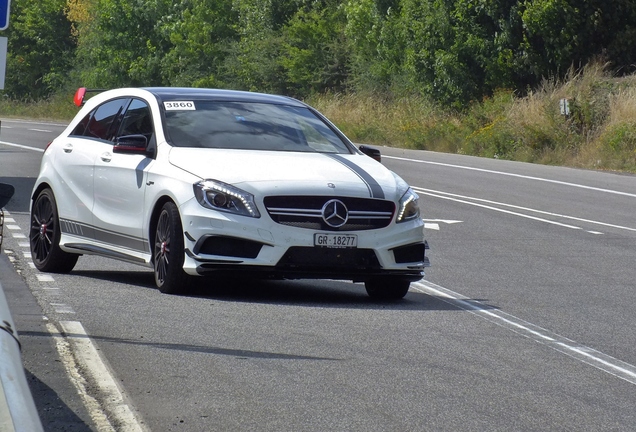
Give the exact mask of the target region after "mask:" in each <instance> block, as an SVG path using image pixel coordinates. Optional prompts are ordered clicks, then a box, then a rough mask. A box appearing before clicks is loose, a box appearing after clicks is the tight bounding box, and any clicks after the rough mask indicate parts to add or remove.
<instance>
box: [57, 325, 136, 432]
mask: <svg viewBox="0 0 636 432" xmlns="http://www.w3.org/2000/svg"><path fill="white" fill-rule="evenodd" d="M60 326H62V329H63V331H64V333H65V335H66V339H67V340H69V341H70V343H71V344H72V345H73V346H74V349H73V354H74V355H75V357H76V359H77V361H78V362H79V363H80V366H81V367H82V368H83V369H84V370H85V371H87V373H88V375H90V377H89V379H90V380H91V381H93V382H94V384H96V385H97V387H98V388H99V391H100V392H101V393H102V394H103V395H104V397H103V398H102V400H103V401H104V402H103V403H104V405H105V406H104V408H105V411H106V412H107V413H108V414H109V417H111V418H113V419H114V420H115V423H116V424H117V425H118V428H117V430H120V431H126V432H134V431H140V432H141V431H143V429H142V427H141V425H140V423H139V422H138V420H137V418H136V417H135V415H134V414H133V412H132V410H131V409H130V407H129V406H128V405H127V404H126V402H125V401H124V396H123V395H122V393H121V391H120V389H119V387H118V386H117V382H116V381H115V380H114V378H113V376H112V374H111V373H110V370H109V369H108V367H106V365H105V364H104V362H103V361H102V359H101V357H100V356H99V353H98V352H97V349H95V346H94V345H93V342H92V341H91V339H90V337H89V336H88V334H87V333H86V331H85V330H84V327H83V326H82V324H81V323H80V322H77V321H60Z"/></svg>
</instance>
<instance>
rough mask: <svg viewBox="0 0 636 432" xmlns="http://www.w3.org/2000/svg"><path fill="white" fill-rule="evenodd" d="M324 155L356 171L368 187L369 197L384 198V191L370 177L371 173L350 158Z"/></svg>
mask: <svg viewBox="0 0 636 432" xmlns="http://www.w3.org/2000/svg"><path fill="white" fill-rule="evenodd" d="M325 155H326V156H329V157H330V158H332V159H335V160H336V161H338V162H340V163H341V164H343V165H344V166H346V167H347V168H349V169H350V170H351V171H353V172H354V173H356V175H357V176H358V177H360V179H361V180H362V181H363V182H364V183H365V184H366V185H367V187H368V188H369V193H370V194H371V198H379V199H384V191H383V190H382V187H381V186H380V183H378V182H377V181H375V179H374V178H373V177H371V175H370V174H369V173H368V172H366V171H365V170H363V169H362V168H360V167H359V166H358V165H356V164H355V163H353V162H351V161H350V160H348V159H347V158H345V157H343V156H341V155H339V154H325Z"/></svg>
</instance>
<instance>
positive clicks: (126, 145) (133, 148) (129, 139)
mask: <svg viewBox="0 0 636 432" xmlns="http://www.w3.org/2000/svg"><path fill="white" fill-rule="evenodd" d="M147 147H148V138H146V137H145V136H144V135H124V136H120V137H118V138H116V139H115V146H114V147H113V153H124V154H126V153H130V154H143V155H145V154H147Z"/></svg>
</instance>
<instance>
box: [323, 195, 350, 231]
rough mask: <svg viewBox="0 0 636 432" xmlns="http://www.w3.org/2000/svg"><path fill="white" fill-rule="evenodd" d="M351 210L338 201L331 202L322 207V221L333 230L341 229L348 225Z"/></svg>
mask: <svg viewBox="0 0 636 432" xmlns="http://www.w3.org/2000/svg"><path fill="white" fill-rule="evenodd" d="M348 218H349V210H347V206H345V205H344V203H343V202H342V201H340V200H337V199H332V200H329V201H327V202H326V203H325V205H324V206H322V219H323V220H324V221H325V223H326V224H327V225H329V226H330V227H332V228H339V227H341V226H343V225H344V224H346V223H347V219H348Z"/></svg>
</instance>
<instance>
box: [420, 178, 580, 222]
mask: <svg viewBox="0 0 636 432" xmlns="http://www.w3.org/2000/svg"><path fill="white" fill-rule="evenodd" d="M413 189H414V190H415V191H416V192H418V193H423V194H425V195H428V196H432V197H435V198H441V199H445V200H450V201H455V202H458V203H462V204H468V205H472V206H475V207H481V208H485V209H488V210H494V211H498V212H501V213H506V214H510V215H513V216H519V217H523V218H526V219H532V220H536V221H539V222H545V223H549V224H552V225H558V226H561V227H565V228H570V229H576V230H580V229H582V228H581V227H577V226H574V225H567V224H564V223H560V222H555V221H551V220H548V219H543V218H539V217H535V216H530V215H527V214H523V213H517V212H513V211H510V210H504V209H500V208H497V207H492V206H487V205H485V204H479V203H476V202H472V201H466V200H465V199H464V200H462V199H457V198H453V197H450V196H445V195H439V194H435V193H430V192H425V190H424V189H418V188H413ZM440 193H444V192H440ZM468 199H470V198H468Z"/></svg>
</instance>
